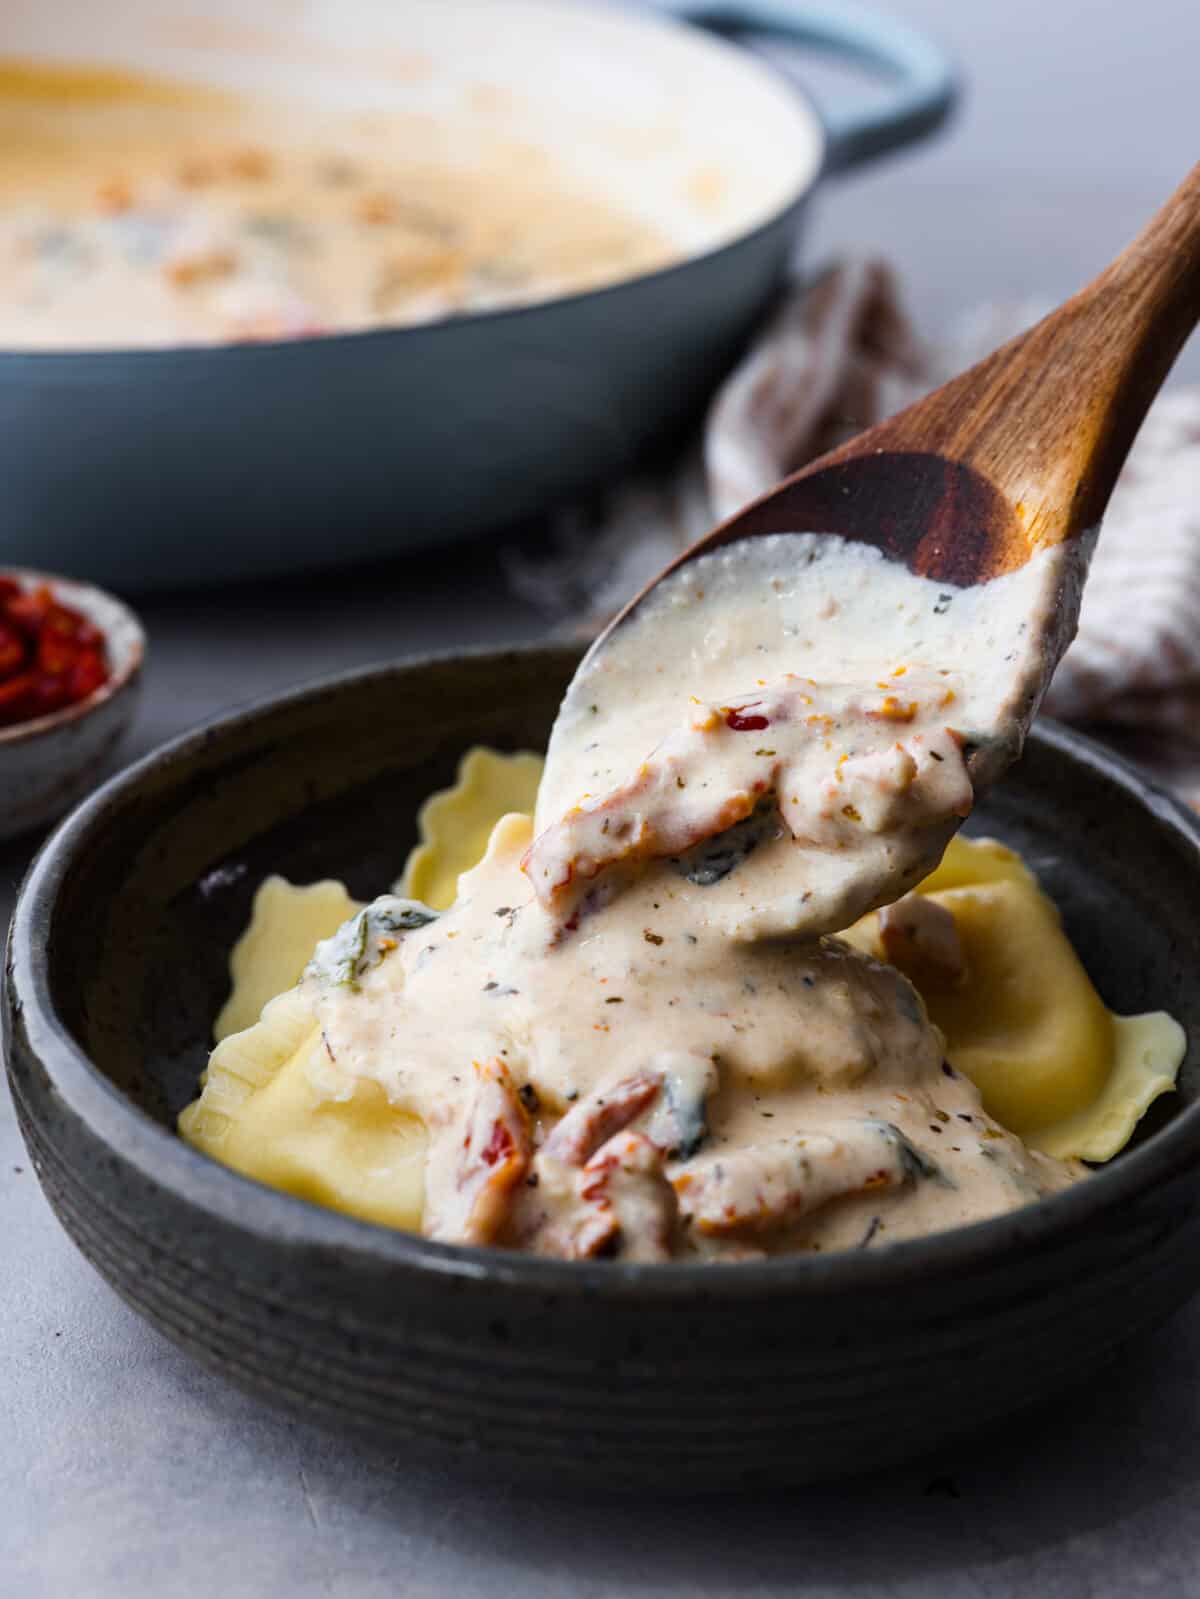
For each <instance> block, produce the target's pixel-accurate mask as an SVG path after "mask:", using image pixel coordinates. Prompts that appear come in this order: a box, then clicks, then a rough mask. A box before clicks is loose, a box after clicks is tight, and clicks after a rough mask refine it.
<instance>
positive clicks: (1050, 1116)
mask: <svg viewBox="0 0 1200 1599" xmlns="http://www.w3.org/2000/svg"><path fill="white" fill-rule="evenodd" d="M917 892H918V893H919V894H922V895H926V896H928V897H929V898H930V899H932V900H933V901H934V902H935V903H936V904H939V905H941V906H942V907H943V908H944V909H946V910H947V911H949V912H950V914H951V915H952V916H953V918H954V925H955V929H956V931H957V933H958V937H959V940H960V942H961V944H962V948H963V953H964V955H965V957H966V973H965V976H964V977H963V978H962V979H961V980H960V981H958V982H951V981H944V982H939V981H937V980H936V979H935V978H931V977H930V975H929V974H928V972H926V971H921V970H917V969H914V970H913V971H911V972H910V973H909V974H908V975H909V976H910V977H911V978H912V980H913V982H914V983H915V985H916V986H917V988H918V989H919V990H920V992H921V996H922V998H923V999H924V1001H925V1005H926V1008H927V1009H928V1011H929V1014H930V1016H931V1018H932V1019H933V1021H934V1022H936V1024H937V1025H938V1027H940V1028H941V1030H942V1032H943V1034H944V1035H945V1039H946V1054H947V1057H948V1058H949V1060H950V1062H951V1064H952V1065H954V1066H955V1067H956V1068H957V1069H958V1070H959V1071H961V1072H963V1073H965V1075H966V1076H968V1077H969V1078H971V1080H972V1081H973V1082H974V1083H975V1084H976V1086H977V1087H978V1089H979V1091H980V1093H981V1094H982V1095H983V1103H984V1107H985V1109H986V1110H987V1111H988V1112H989V1113H990V1114H991V1115H993V1116H994V1117H995V1118H996V1120H997V1121H998V1122H1000V1123H1002V1125H1003V1126H1005V1127H1007V1128H1009V1129H1010V1130H1011V1131H1012V1132H1014V1133H1017V1134H1018V1135H1019V1136H1020V1137H1021V1138H1022V1139H1023V1140H1024V1141H1025V1142H1026V1143H1027V1144H1029V1145H1031V1146H1032V1147H1033V1148H1035V1149H1040V1150H1042V1151H1044V1152H1045V1153H1046V1154H1052V1155H1057V1156H1059V1157H1064V1156H1067V1155H1077V1156H1079V1157H1080V1158H1081V1159H1084V1160H1092V1161H1100V1160H1108V1159H1109V1158H1110V1157H1111V1156H1113V1155H1115V1154H1116V1153H1117V1151H1118V1150H1119V1149H1120V1148H1121V1147H1122V1146H1123V1145H1124V1144H1125V1143H1126V1142H1127V1141H1128V1139H1129V1137H1130V1135H1131V1133H1132V1132H1133V1129H1134V1127H1135V1126H1136V1125H1137V1122H1138V1119H1139V1117H1140V1116H1141V1115H1142V1114H1143V1113H1144V1111H1145V1110H1146V1107H1147V1106H1148V1105H1149V1104H1150V1103H1151V1102H1152V1101H1153V1100H1154V1099H1156V1098H1157V1097H1158V1095H1159V1094H1163V1093H1166V1092H1168V1091H1169V1090H1170V1089H1172V1088H1173V1087H1174V1086H1175V1077H1176V1074H1177V1072H1178V1070H1179V1065H1180V1062H1181V1061H1182V1059H1183V1053H1184V1043H1185V1041H1184V1035H1183V1029H1182V1028H1181V1027H1180V1026H1179V1024H1178V1023H1177V1022H1176V1021H1174V1020H1173V1019H1172V1018H1171V1017H1170V1016H1167V1015H1166V1014H1165V1013H1163V1012H1162V1011H1156V1012H1152V1013H1150V1014H1147V1015H1145V1016H1131V1017H1123V1016H1115V1015H1113V1013H1112V1012H1111V1011H1109V1010H1108V1009H1107V1008H1106V1006H1105V1005H1104V1002H1103V1001H1102V1000H1101V998H1100V996H1099V995H1098V994H1097V993H1096V990H1095V989H1094V988H1093V987H1092V984H1091V981H1090V979H1089V978H1088V975H1087V973H1086V972H1085V971H1084V969H1083V966H1082V964H1081V963H1080V960H1079V957H1078V956H1077V955H1076V954H1075V951H1074V950H1073V949H1072V948H1071V945H1070V942H1069V940H1068V939H1067V936H1066V934H1065V933H1064V932H1063V930H1062V924H1061V921H1060V919H1059V915H1058V911H1057V910H1056V908H1055V906H1054V904H1053V902H1052V901H1051V900H1050V899H1049V898H1048V897H1047V896H1046V895H1045V894H1044V893H1043V892H1042V890H1041V889H1040V888H1039V886H1038V882H1037V879H1036V878H1035V877H1034V875H1033V873H1032V872H1031V871H1030V870H1029V868H1028V867H1027V866H1026V865H1025V863H1024V862H1023V861H1022V860H1021V858H1020V856H1019V855H1017V854H1015V853H1014V852H1013V851H1012V850H1009V849H1006V848H1005V847H1004V845H1003V844H999V843H997V842H996V841H995V840H994V839H982V840H979V841H975V840H972V839H966V838H956V839H955V840H954V841H953V843H952V844H951V845H950V848H949V849H948V850H947V851H946V856H945V859H944V860H943V861H942V864H941V865H940V866H939V867H938V868H937V870H936V871H935V872H933V873H932V874H931V875H930V876H929V877H928V878H926V880H925V881H924V882H923V883H922V884H920V885H919V887H918V889H917ZM844 936H845V938H846V939H847V941H848V942H849V943H851V944H854V945H855V946H856V947H857V948H858V949H861V950H864V951H865V952H866V953H867V954H870V955H874V956H876V957H877V958H879V959H887V958H888V956H887V955H886V953H885V951H884V948H883V944H882V940H881V938H880V933H879V916H878V914H877V913H876V914H873V915H871V916H868V917H865V918H864V919H863V921H861V922H859V923H858V924H857V925H856V926H855V927H852V928H851V929H850V930H849V932H847V933H846V934H845V935H844Z"/></svg>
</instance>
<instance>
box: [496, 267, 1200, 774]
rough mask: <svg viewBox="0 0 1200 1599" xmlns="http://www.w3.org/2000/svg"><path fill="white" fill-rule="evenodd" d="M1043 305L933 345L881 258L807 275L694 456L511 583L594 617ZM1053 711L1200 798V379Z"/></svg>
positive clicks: (1153, 419) (1086, 615)
mask: <svg viewBox="0 0 1200 1599" xmlns="http://www.w3.org/2000/svg"><path fill="white" fill-rule="evenodd" d="M1046 309H1048V307H1046V306H1038V305H1029V304H1027V305H1023V306H1015V307H1009V308H998V307H984V308H982V309H980V310H979V311H977V312H975V313H973V314H972V315H971V316H970V317H968V318H967V319H965V321H964V322H963V323H962V325H961V326H960V327H959V328H958V329H957V330H956V331H955V333H954V335H953V336H952V337H951V338H950V339H949V340H947V341H946V342H945V343H943V344H941V345H935V344H930V343H925V342H923V341H922V340H920V339H919V338H918V337H917V335H916V333H915V331H914V329H913V327H912V325H911V322H910V320H909V318H908V316H907V314H906V312H905V310H904V308H903V305H902V303H901V300H900V296H899V293H898V290H897V286H896V282H895V279H894V277H893V275H892V273H891V272H890V270H889V269H888V268H887V267H886V266H885V265H884V264H883V263H881V262H878V261H846V262H842V263H840V264H838V265H836V266H834V267H832V268H830V270H829V271H827V272H826V273H824V274H823V275H822V276H821V277H819V278H818V279H816V280H815V281H812V282H809V283H806V284H801V285H797V287H796V288H794V289H793V290H792V291H790V293H789V294H788V295H787V296H786V298H785V300H784V302H783V304H782V305H781V307H780V309H779V310H778V312H777V314H776V315H775V316H774V317H773V318H772V320H771V322H770V323H769V324H768V326H767V327H766V328H765V329H764V330H763V332H762V334H761V336H760V337H759V339H758V340H757V341H756V343H755V344H754V346H753V347H752V348H751V349H750V351H749V352H748V353H747V355H746V356H745V357H744V358H743V360H742V361H741V363H740V364H739V365H738V367H737V368H736V369H735V370H734V371H733V372H732V373H731V374H730V376H729V377H728V378H727V379H726V381H725V382H724V384H723V385H722V386H721V388H720V389H719V390H718V392H717V394H716V396H715V398H714V399H713V401H712V404H711V405H710V407H709V410H708V414H707V417H706V420H705V424H704V429H703V435H702V437H701V438H700V439H698V440H697V441H696V443H695V444H694V445H693V446H692V447H691V448H690V449H689V450H688V451H687V452H686V453H685V455H684V456H683V458H682V459H681V460H679V461H678V462H676V463H673V464H672V465H671V466H670V467H669V468H668V469H666V470H664V471H663V472H662V473H661V474H659V475H657V476H647V477H644V478H641V479H638V480H636V481H632V482H629V483H626V484H623V485H621V486H620V487H619V488H618V489H617V490H616V491H615V492H613V493H612V494H610V495H607V496H606V497H605V498H604V499H603V500H601V501H599V502H597V503H595V504H592V505H590V506H587V507H583V508H580V509H578V510H576V511H574V512H572V513H571V514H570V515H568V516H566V517H564V518H563V519H562V521H561V523H560V525H559V527H558V528H557V531H556V535H555V551H554V553H552V554H551V555H549V556H542V557H540V558H538V559H530V558H528V557H521V556H518V555H513V556H511V557H510V560H509V572H510V577H511V580H512V582H513V584H514V586H515V587H516V588H517V589H518V591H519V592H521V593H522V594H523V595H524V596H525V597H526V598H529V599H532V600H534V601H535V602H536V603H537V604H539V605H541V606H542V607H543V608H544V609H545V610H547V611H548V612H549V613H550V614H551V615H553V616H554V617H556V618H557V619H559V620H560V621H563V620H564V619H565V620H567V621H568V623H569V626H570V630H572V631H580V632H583V633H588V632H591V631H593V630H595V629H596V628H598V627H599V626H601V625H602V624H603V622H604V621H605V620H607V618H608V617H609V616H610V615H611V614H612V613H613V612H614V611H615V610H616V609H617V608H618V607H619V606H620V605H621V604H623V603H624V601H625V600H626V599H627V598H628V596H629V595H630V594H632V593H634V592H635V591H636V590H637V589H638V588H639V587H640V586H641V585H642V583H644V582H645V581H646V580H647V579H648V578H650V577H651V576H653V574H654V573H655V572H656V571H658V570H659V569H660V568H661V567H662V566H663V565H665V564H666V562H667V561H668V560H669V559H670V557H671V556H672V555H674V554H675V553H676V552H677V551H678V550H680V549H682V548H683V547H684V546H686V545H687V544H689V543H691V542H692V540H693V539H696V538H698V537H699V536H700V535H701V534H702V533H704V532H705V531H707V529H708V528H710V527H712V526H713V524H714V523H716V522H718V521H720V520H722V519H723V518H724V517H726V516H728V515H730V514H731V513H732V512H734V511H736V510H737V509H738V507H739V506H741V505H744V504H745V503H746V502H747V501H748V500H750V499H753V498H754V497H755V496H756V495H758V494H761V493H762V492H763V491H764V490H766V489H768V488H770V487H771V485H772V484H774V483H776V482H778V481H779V479H780V478H782V477H784V476H786V475H787V474H788V473H789V472H793V471H795V470H796V469H797V468H798V467H800V466H802V465H803V464H804V463H805V462H806V461H809V460H812V459H813V458H814V457H815V456H817V455H820V454H822V453H823V452H824V451H825V450H827V449H830V448H832V446H833V445H835V444H837V443H838V442H840V441H841V440H842V439H844V438H847V437H849V436H850V435H852V434H853V433H856V432H858V431H859V430H860V429H862V428H864V427H869V426H870V425H871V424H872V423H874V422H877V421H879V420H881V419H882V418H883V417H885V416H887V415H889V414H890V413H891V412H893V411H896V410H899V409H900V408H901V407H902V406H904V405H907V404H908V403H909V402H910V401H911V400H914V399H916V398H917V397H918V396H919V395H920V394H922V393H924V392H925V391H926V390H928V389H930V388H933V387H935V386H936V385H937V384H939V383H942V382H944V381H945V380H946V379H947V378H948V377H951V376H953V374H954V373H955V372H959V371H961V370H962V369H963V367H965V366H967V365H969V364H970V363H971V362H972V361H975V360H978V359H979V358H980V357H981V356H983V355H985V354H987V352H988V351H989V350H992V349H994V348H995V347H996V346H997V345H998V344H1000V343H1002V342H1003V341H1004V340H1005V339H1006V338H1009V337H1011V336H1012V335H1013V334H1015V333H1017V332H1019V331H1020V330H1021V329H1022V328H1023V327H1027V326H1028V325H1029V324H1030V323H1031V322H1033V321H1034V320H1036V318H1037V317H1038V316H1040V315H1042V314H1043V312H1044V311H1045V310H1046ZM1045 708H1046V711H1047V713H1048V714H1050V715H1053V716H1058V717H1062V718H1063V719H1064V720H1067V721H1070V722H1074V723H1076V724H1082V725H1086V726H1088V727H1089V728H1090V729H1091V730H1092V731H1097V732H1100V733H1101V734H1102V736H1105V737H1107V738H1108V739H1109V740H1110V741H1111V742H1113V743H1115V744H1117V745H1118V746H1119V747H1121V748H1123V749H1124V750H1125V752H1126V753H1128V754H1131V755H1133V756H1134V757H1135V758H1136V759H1139V760H1140V761H1142V763H1143V764H1145V765H1148V766H1149V767H1150V768H1151V769H1152V770H1153V771H1154V772H1155V774H1156V775H1157V776H1158V777H1159V778H1160V779H1161V780H1163V781H1166V782H1168V783H1169V784H1172V785H1173V786H1174V787H1176V788H1177V789H1179V790H1180V791H1181V792H1183V793H1184V795H1185V796H1186V797H1187V798H1189V799H1190V800H1191V801H1192V802H1193V803H1200V389H1197V388H1182V387H1179V388H1175V389H1169V390H1168V391H1167V392H1166V393H1165V394H1163V395H1161V396H1160V397H1159V399H1158V401H1157V402H1156V403H1155V405H1154V406H1153V408H1152V409H1151V411H1150V414H1149V416H1148V417H1147V419H1146V422H1145V424H1144V426H1143V427H1142V430H1141V433H1140V434H1139V436H1138V439H1137V442H1136V443H1135V445H1134V447H1133V451H1132V453H1131V455H1130V457H1129V461H1128V463H1127V465H1126V468H1125V471H1124V473H1123V474H1122V476H1121V480H1120V482H1119V483H1118V485H1117V489H1116V491H1115V493H1114V495H1113V498H1112V501H1111V504H1110V506H1109V510H1108V515H1107V516H1106V518H1105V520H1104V527H1103V533H1102V536H1101V539H1100V542H1099V545H1098V547H1097V552H1096V556H1095V560H1094V561H1093V564H1092V573H1091V578H1090V580H1089V583H1088V587H1087V590H1086V593H1085V596H1084V601H1083V610H1082V615H1081V617H1080V624H1079V634H1078V636H1077V638H1076V640H1075V642H1074V644H1073V645H1072V646H1071V648H1070V650H1069V651H1068V652H1067V655H1066V657H1065V658H1064V660H1063V662H1062V664H1061V665H1060V667H1059V669H1058V672H1057V674H1056V676H1055V679H1054V682H1053V684H1052V685H1051V688H1050V692H1049V695H1048V696H1047V700H1046V706H1045Z"/></svg>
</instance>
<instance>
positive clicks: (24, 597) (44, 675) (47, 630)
mask: <svg viewBox="0 0 1200 1599" xmlns="http://www.w3.org/2000/svg"><path fill="white" fill-rule="evenodd" d="M109 675H110V672H109V665H108V654H107V651H106V650H105V646H104V634H103V633H102V632H101V631H100V629H99V628H98V627H97V626H96V625H95V623H93V622H89V621H88V619H87V617H86V616H84V615H83V613H82V612H81V611H77V610H76V609H75V608H74V606H71V605H67V604H65V603H64V602H63V601H62V600H61V599H59V598H58V597H57V596H56V595H55V593H54V590H53V589H52V588H51V587H50V586H49V584H46V583H42V584H39V585H38V586H37V587H36V588H26V587H25V586H24V585H23V584H22V583H20V582H18V580H17V579H16V578H14V577H5V576H3V575H0V727H11V726H12V725H13V724H14V723H16V722H28V721H31V720H32V719H33V718H34V717H38V716H48V715H49V714H50V713H51V712H52V711H61V710H65V708H66V707H67V706H68V705H77V704H79V702H80V701H81V700H86V699H88V698H89V697H90V696H91V695H92V694H94V693H95V692H96V690H97V689H98V688H100V687H101V685H102V684H104V683H107V682H108V679H109Z"/></svg>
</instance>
